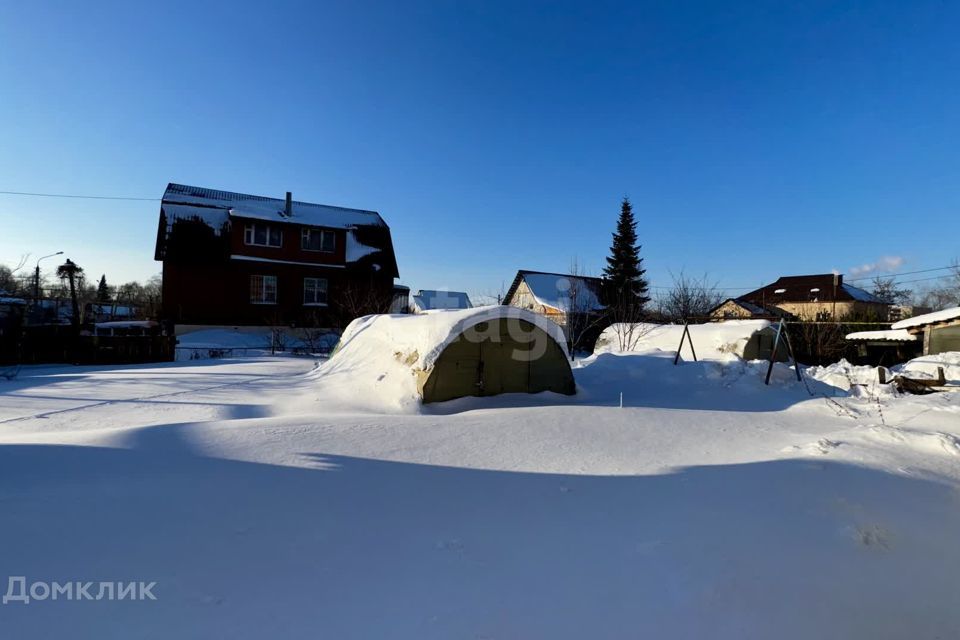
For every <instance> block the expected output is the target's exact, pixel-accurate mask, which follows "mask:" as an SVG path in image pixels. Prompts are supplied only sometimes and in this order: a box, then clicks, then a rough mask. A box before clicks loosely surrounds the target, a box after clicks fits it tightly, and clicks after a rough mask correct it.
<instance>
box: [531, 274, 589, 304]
mask: <svg viewBox="0 0 960 640" xmlns="http://www.w3.org/2000/svg"><path fill="white" fill-rule="evenodd" d="M523 280H524V282H526V283H527V286H528V287H529V288H530V292H531V293H532V294H533V297H534V298H536V300H537V302H538V303H540V304H542V305H543V306H545V307H552V308H554V309H557V310H559V311H563V312H569V311H570V310H571V309H573V310H574V311H577V310H579V311H594V310H596V309H602V308H603V306H602V305H601V304H600V300H599V299H598V298H597V292H596V291H595V290H594V287H593V286H591V285H590V281H588V280H587V279H585V278H580V277H578V276H570V275H563V274H559V273H525V274H524V276H523Z"/></svg>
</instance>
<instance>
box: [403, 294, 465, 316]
mask: <svg viewBox="0 0 960 640" xmlns="http://www.w3.org/2000/svg"><path fill="white" fill-rule="evenodd" d="M413 306H414V307H415V308H416V310H417V311H418V312H419V311H429V310H431V309H470V308H472V307H473V305H472V304H471V303H470V296H468V295H467V294H466V292H464V291H441V290H434V289H421V290H420V291H418V292H417V293H416V294H415V295H414V296H413Z"/></svg>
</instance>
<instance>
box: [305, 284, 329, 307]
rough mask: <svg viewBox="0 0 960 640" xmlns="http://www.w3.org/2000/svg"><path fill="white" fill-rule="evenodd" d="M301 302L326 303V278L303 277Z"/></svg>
mask: <svg viewBox="0 0 960 640" xmlns="http://www.w3.org/2000/svg"><path fill="white" fill-rule="evenodd" d="M303 304H308V305H326V304H327V279H326V278H304V279H303Z"/></svg>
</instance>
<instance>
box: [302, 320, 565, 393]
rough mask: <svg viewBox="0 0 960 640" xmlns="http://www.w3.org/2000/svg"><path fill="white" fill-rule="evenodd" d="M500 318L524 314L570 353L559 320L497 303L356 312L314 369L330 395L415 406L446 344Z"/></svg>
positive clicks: (562, 348) (563, 350) (531, 322)
mask: <svg viewBox="0 0 960 640" xmlns="http://www.w3.org/2000/svg"><path fill="white" fill-rule="evenodd" d="M501 318H516V319H518V320H524V321H526V322H529V323H530V324H532V325H534V326H536V327H538V328H540V329H542V330H543V331H544V332H546V333H547V335H548V336H549V337H550V338H551V339H552V340H554V341H555V342H556V343H557V344H558V345H559V347H560V349H561V350H562V352H563V353H564V355H565V356H566V357H569V355H568V352H567V349H566V340H565V338H564V334H563V330H562V329H561V328H560V327H559V326H558V325H557V324H556V323H554V322H553V321H551V320H549V319H547V318H545V317H543V316H541V315H538V314H536V313H533V312H532V311H528V310H526V309H519V308H517V307H508V306H503V305H496V306H486V307H474V308H472V309H457V310H437V311H426V312H424V313H422V314H416V315H372V316H364V317H362V318H357V319H356V320H354V321H353V322H351V323H350V324H349V325H348V326H347V328H346V330H345V331H344V333H343V337H342V338H341V339H340V344H339V345H337V348H336V349H335V350H334V354H333V356H332V357H331V358H330V360H328V361H327V362H326V363H324V364H322V365H321V366H320V367H319V368H318V369H317V370H316V371H315V373H314V375H315V376H316V377H317V378H322V379H323V381H324V385H325V387H324V388H325V393H326V394H328V395H329V396H330V397H333V398H337V399H340V400H346V401H347V402H362V403H363V404H364V405H365V406H366V405H370V406H375V407H377V408H378V409H384V410H387V411H388V412H393V411H396V410H397V409H401V410H407V411H417V409H416V407H418V406H419V397H420V396H419V392H418V389H417V380H418V375H423V372H427V371H430V370H432V368H433V365H434V363H435V362H436V360H437V358H438V357H439V356H440V354H441V353H443V350H444V349H446V348H447V346H448V345H450V343H451V342H453V341H454V340H456V339H457V338H458V337H459V336H460V335H461V334H463V333H464V332H467V331H468V330H469V329H471V328H472V327H476V326H477V325H479V324H481V323H483V322H489V321H493V320H499V319H501ZM468 335H469V334H468Z"/></svg>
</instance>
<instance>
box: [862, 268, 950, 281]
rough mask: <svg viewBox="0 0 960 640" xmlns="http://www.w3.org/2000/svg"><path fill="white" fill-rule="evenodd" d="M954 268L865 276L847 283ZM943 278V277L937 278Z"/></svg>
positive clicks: (944, 269)
mask: <svg viewBox="0 0 960 640" xmlns="http://www.w3.org/2000/svg"><path fill="white" fill-rule="evenodd" d="M953 268H954V267H953V266H949V267H936V268H934V269H920V270H919V271H903V272H901V273H887V274H879V273H878V274H874V275H872V276H863V277H861V278H847V282H856V281H858V280H872V279H874V278H897V277H899V276H911V275H913V274H915V273H930V272H931V271H946V270H947V269H953ZM937 277H942V276H937Z"/></svg>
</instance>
